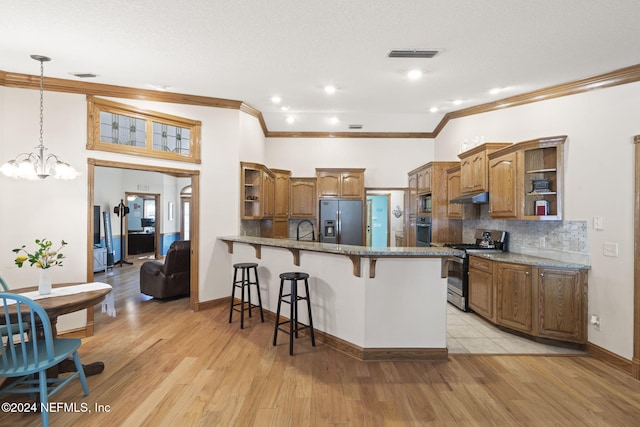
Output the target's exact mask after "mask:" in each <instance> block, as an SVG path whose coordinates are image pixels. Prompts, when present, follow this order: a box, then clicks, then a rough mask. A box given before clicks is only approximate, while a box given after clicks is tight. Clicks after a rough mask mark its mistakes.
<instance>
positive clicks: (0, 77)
mask: <svg viewBox="0 0 640 427" xmlns="http://www.w3.org/2000/svg"><path fill="white" fill-rule="evenodd" d="M637 81H640V64H637V65H632V66H630V67H626V68H620V69H618V70H614V71H611V72H608V73H604V74H599V75H597V76H593V77H587V78H584V79H580V80H575V81H572V82H569V83H563V84H559V85H555V86H549V87H547V88H544V89H539V90H535V91H532V92H528V93H523V94H520V95H515V96H511V97H509V98H503V99H499V100H496V101H493V102H489V103H485V104H479V105H475V106H473V107H468V108H463V109H461V110H456V111H452V112H449V113H447V114H445V115H444V117H443V118H442V120H440V122H439V123H438V125H437V126H436V127H435V129H434V130H433V131H432V132H279V131H275V132H273V131H269V130H268V129H267V125H266V123H265V121H264V117H263V116H262V113H261V112H260V111H259V110H257V109H256V108H254V107H252V106H250V105H248V104H245V103H244V102H242V101H236V100H231V99H223V98H212V97H208V96H198V95H187V94H180V93H173V92H159V91H155V90H150V89H135V88H129V87H124V86H113V85H105V84H101V83H90V82H78V81H74V80H67V79H57V78H51V77H45V78H44V84H45V87H46V90H48V91H54V92H66V93H76V94H85V95H93V96H108V97H114V98H124V99H140V100H146V101H157V102H169V103H174V104H187V105H198V106H204V107H215V108H229V109H235V110H240V111H242V112H244V113H246V114H249V115H251V116H254V117H256V118H257V119H258V121H259V122H260V127H261V128H262V132H263V134H264V136H265V137H266V138H371V139H373V138H396V139H402V138H419V139H429V138H435V137H437V136H438V134H440V132H441V131H442V129H444V127H445V126H446V125H447V123H448V122H449V121H450V120H453V119H458V118H461V117H466V116H471V115H475V114H482V113H487V112H490V111H496V110H502V109H505V108H511V107H517V106H520V105H525V104H531V103H534V102H540V101H546V100H549V99H553V98H559V97H563V96H569V95H575V94H578V93H584V92H588V91H591V90H596V89H602V88H607V87H612V86H618V85H624V84H628V83H634V82H637ZM0 86H6V87H15V88H23V89H40V76H33V75H29V74H18V73H10V72H6V71H0Z"/></svg>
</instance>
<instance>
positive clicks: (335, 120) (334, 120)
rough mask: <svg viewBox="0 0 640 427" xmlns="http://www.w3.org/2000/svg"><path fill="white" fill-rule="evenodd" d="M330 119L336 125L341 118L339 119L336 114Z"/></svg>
mask: <svg viewBox="0 0 640 427" xmlns="http://www.w3.org/2000/svg"><path fill="white" fill-rule="evenodd" d="M329 121H330V122H331V124H333V125H335V124H336V123H338V122H339V121H340V120H338V118H337V117H336V116H333V117H331V118H330V119H329Z"/></svg>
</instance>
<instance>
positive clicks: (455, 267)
mask: <svg viewBox="0 0 640 427" xmlns="http://www.w3.org/2000/svg"><path fill="white" fill-rule="evenodd" d="M474 237H475V243H447V244H445V245H444V246H446V247H449V248H454V249H461V250H463V251H464V253H463V254H461V255H460V256H457V257H454V259H453V261H452V262H450V263H449V270H448V275H447V301H449V302H450V303H451V304H453V305H455V306H456V307H458V308H459V309H460V310H462V311H469V254H473V253H479V252H485V253H486V252H495V251H503V252H504V251H507V240H508V239H507V232H506V231H500V230H484V229H478V230H476V232H475V236H474Z"/></svg>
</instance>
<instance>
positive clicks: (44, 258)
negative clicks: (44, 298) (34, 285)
mask: <svg viewBox="0 0 640 427" xmlns="http://www.w3.org/2000/svg"><path fill="white" fill-rule="evenodd" d="M36 245H37V247H38V248H37V249H36V250H35V251H34V252H27V250H26V249H25V248H26V246H25V245H22V247H20V248H17V249H14V250H13V252H15V253H16V254H17V257H16V259H15V264H16V265H17V266H18V267H19V268H22V266H23V265H24V263H25V262H29V265H30V266H32V267H36V268H38V269H40V280H39V282H38V292H39V293H40V295H46V294H48V293H51V272H50V268H51V267H55V266H60V267H62V260H63V259H64V255H63V254H62V252H60V251H61V250H62V248H64V247H65V246H67V242H65V241H64V240H62V242H61V243H60V247H59V248H58V249H53V243H52V242H51V240H47V239H36Z"/></svg>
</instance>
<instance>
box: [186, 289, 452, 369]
mask: <svg viewBox="0 0 640 427" xmlns="http://www.w3.org/2000/svg"><path fill="white" fill-rule="evenodd" d="M237 302H240V301H239V300H237ZM230 303H231V297H225V298H220V299H217V300H212V301H206V302H205V303H202V304H198V307H199V308H200V309H207V308H213V307H217V306H220V305H222V304H226V305H229V304H230ZM263 314H264V318H265V321H269V322H271V323H274V324H275V322H276V314H275V313H274V312H272V311H269V310H267V309H264V310H263ZM285 320H286V318H285V317H282V316H281V320H280V321H285ZM314 333H315V336H316V340H318V341H320V342H322V343H324V344H326V345H328V346H329V347H331V348H333V349H334V350H337V351H339V352H341V353H344V354H346V355H348V356H351V357H353V358H355V359H358V360H362V361H379V362H380V361H392V360H441V361H446V360H447V359H448V357H449V351H448V350H447V348H446V347H445V348H362V347H360V346H357V345H355V344H352V343H350V342H348V341H345V340H343V339H341V338H338V337H335V336H333V335H331V334H328V333H326V332H323V331H320V330H318V329H314ZM300 335H302V336H307V335H308V330H306V329H305V330H303V331H301V332H300Z"/></svg>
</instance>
